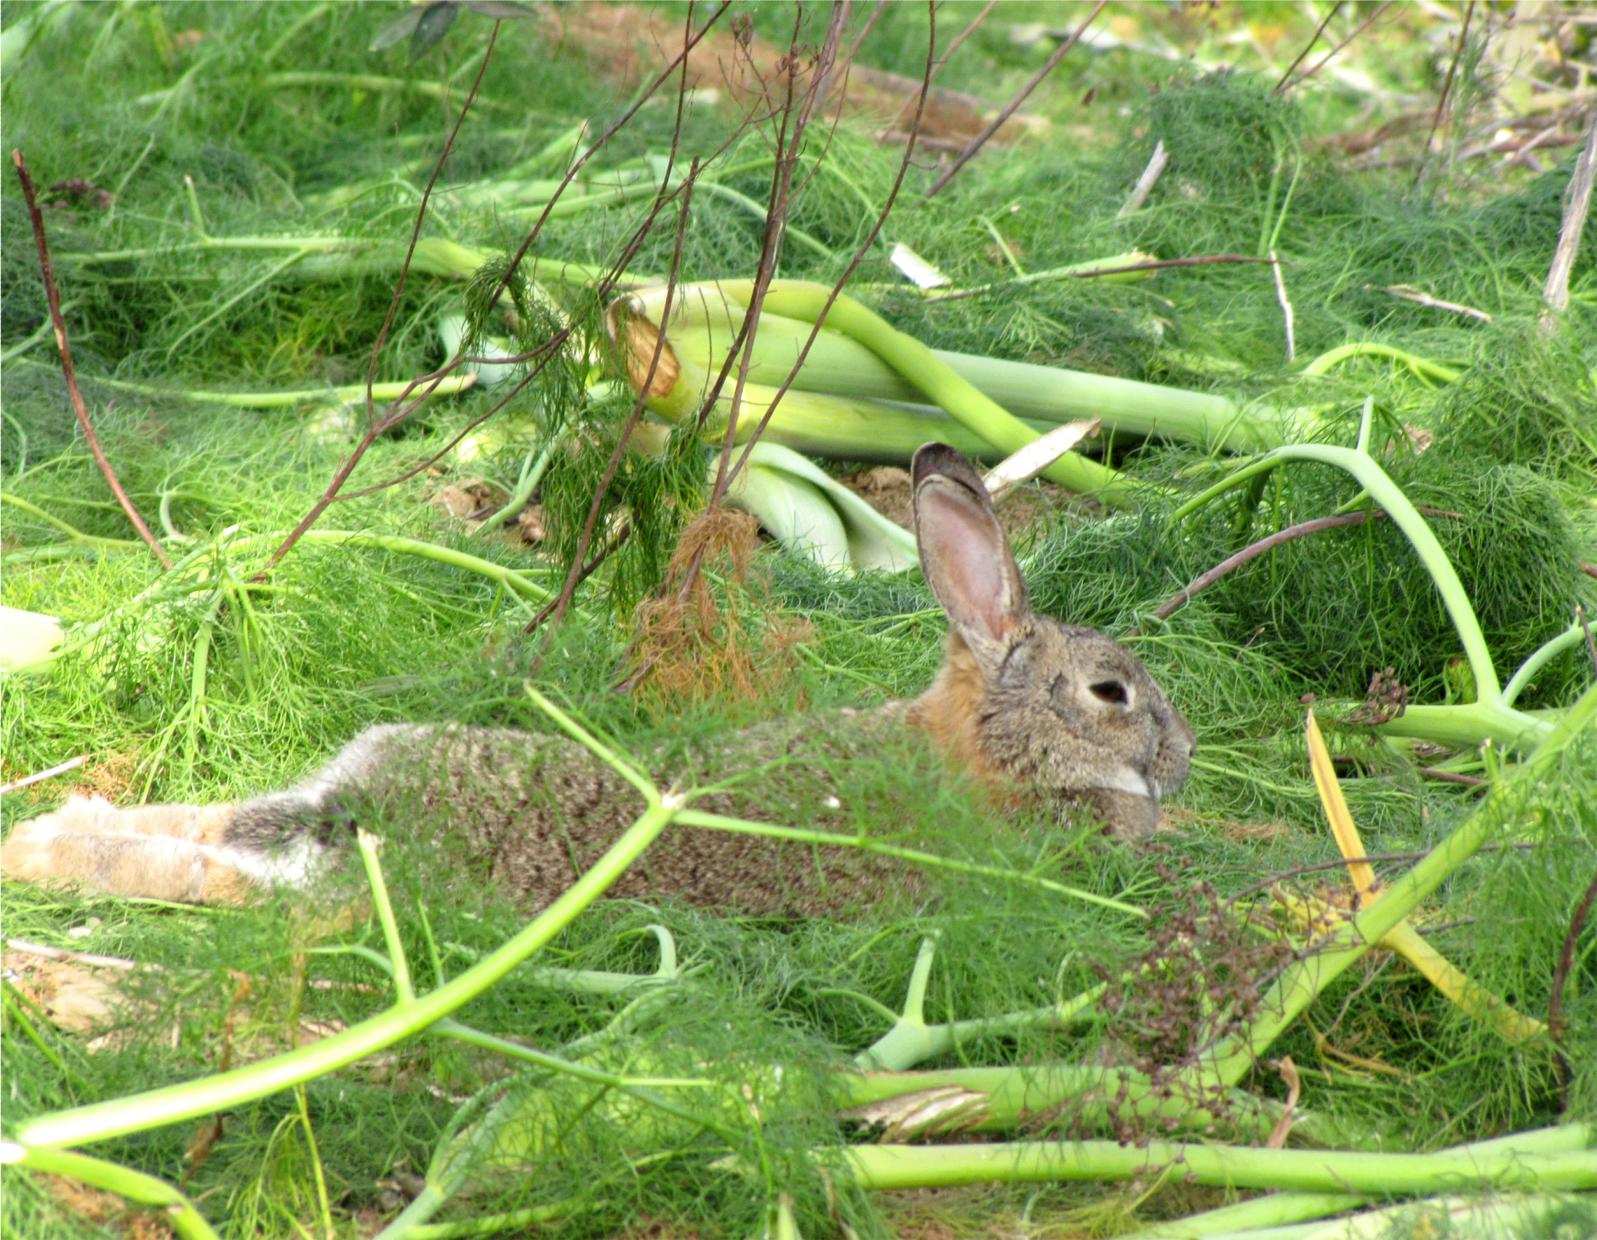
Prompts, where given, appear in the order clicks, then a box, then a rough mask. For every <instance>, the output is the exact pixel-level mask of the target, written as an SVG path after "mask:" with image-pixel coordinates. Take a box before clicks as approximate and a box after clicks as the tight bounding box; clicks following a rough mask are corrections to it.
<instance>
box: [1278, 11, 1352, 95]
mask: <svg viewBox="0 0 1597 1240" xmlns="http://www.w3.org/2000/svg"><path fill="white" fill-rule="evenodd" d="M1341 8H1342V0H1336V3H1335V4H1333V5H1332V6H1331V7H1330V9H1329V10H1328V11H1327V12H1326V14H1325V16H1324V17H1322V18H1321V19H1320V24H1319V25H1318V26H1316V27H1315V28H1314V33H1313V34H1312V35H1310V36H1309V41H1308V42H1307V43H1305V44H1304V45H1303V50H1302V51H1301V52H1299V53H1298V54H1297V55H1296V56H1294V57H1293V58H1292V63H1291V64H1289V65H1288V66H1287V67H1286V72H1285V73H1283V74H1282V75H1281V76H1280V78H1279V79H1278V80H1277V81H1276V84H1275V86H1274V88H1273V89H1272V90H1271V92H1270V93H1271V94H1273V95H1279V94H1280V93H1281V92H1282V91H1284V90H1285V89H1286V85H1287V83H1288V82H1289V81H1291V79H1292V74H1293V72H1294V71H1295V70H1296V69H1297V67H1298V66H1299V65H1301V64H1302V63H1303V58H1304V57H1305V56H1307V55H1308V54H1309V53H1310V52H1311V51H1313V50H1314V45H1315V44H1316V43H1318V42H1319V41H1320V36H1321V35H1322V34H1324V33H1325V28H1326V27H1327V26H1329V25H1330V24H1331V19H1332V18H1333V17H1335V16H1336V15H1337V13H1338V12H1340V11H1341Z"/></svg>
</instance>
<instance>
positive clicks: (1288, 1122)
mask: <svg viewBox="0 0 1597 1240" xmlns="http://www.w3.org/2000/svg"><path fill="white" fill-rule="evenodd" d="M1304 50H1305V51H1307V50H1308V49H1307V48H1305V49H1304ZM1283 80H1285V79H1283ZM1274 1066H1275V1070H1276V1071H1277V1072H1279V1073H1280V1074H1281V1079H1282V1080H1283V1081H1285V1082H1286V1102H1284V1103H1283V1104H1282V1106H1281V1118H1280V1119H1278V1120H1276V1121H1275V1127H1274V1128H1272V1129H1271V1130H1270V1135H1269V1137H1268V1138H1267V1139H1266V1140H1265V1143H1264V1148H1265V1149H1267V1150H1279V1149H1285V1148H1286V1139H1287V1137H1288V1136H1290V1135H1291V1133H1292V1121H1293V1120H1294V1119H1295V1118H1296V1117H1297V1109H1298V1098H1299V1097H1300V1096H1301V1095H1302V1093H1303V1081H1302V1080H1301V1078H1299V1076H1298V1066H1297V1064H1295V1063H1293V1062H1292V1056H1291V1055H1282V1056H1281V1058H1280V1059H1278V1060H1276V1061H1275V1065H1274Z"/></svg>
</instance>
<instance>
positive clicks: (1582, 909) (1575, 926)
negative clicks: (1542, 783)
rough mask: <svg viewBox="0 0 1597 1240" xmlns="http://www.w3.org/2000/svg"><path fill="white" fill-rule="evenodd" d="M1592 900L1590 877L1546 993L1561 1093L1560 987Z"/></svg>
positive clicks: (1564, 1067) (1596, 891)
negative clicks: (1589, 884) (1549, 987)
mask: <svg viewBox="0 0 1597 1240" xmlns="http://www.w3.org/2000/svg"><path fill="white" fill-rule="evenodd" d="M1594 902H1597V877H1594V878H1593V879H1592V880H1591V886H1589V887H1587V888H1586V894H1585V895H1583V896H1582V897H1581V898H1580V901H1579V903H1577V904H1576V905H1575V911H1574V913H1573V914H1571V916H1570V918H1569V932H1568V933H1567V934H1565V935H1564V945H1563V947H1562V948H1560V949H1559V952H1558V964H1557V965H1556V966H1555V967H1554V969H1553V985H1552V993H1550V994H1549V995H1548V996H1547V1035H1548V1037H1549V1038H1550V1039H1551V1040H1552V1043H1553V1046H1554V1048H1555V1050H1554V1054H1555V1055H1556V1057H1557V1061H1558V1075H1559V1093H1560V1094H1561V1095H1563V1094H1565V1093H1566V1091H1567V1090H1568V1088H1569V1077H1570V1071H1569V1060H1568V1059H1566V1058H1565V1056H1564V1049H1563V1042H1564V987H1565V986H1566V985H1567V984H1568V982H1569V974H1570V970H1571V969H1573V968H1574V967H1575V944H1576V943H1578V942H1579V941H1580V932H1581V931H1582V930H1584V929H1585V928H1586V919H1587V918H1588V917H1589V916H1591V909H1592V904H1593V903H1594ZM1563 1101H1564V1102H1565V1103H1566V1104H1567V1102H1568V1098H1567V1097H1565V1098H1564V1099H1563Z"/></svg>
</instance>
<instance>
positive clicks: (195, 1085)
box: [16, 797, 682, 1150]
mask: <svg viewBox="0 0 1597 1240" xmlns="http://www.w3.org/2000/svg"><path fill="white" fill-rule="evenodd" d="M681 804H682V802H681V799H680V798H677V797H663V798H657V799H654V800H652V801H651V803H650V804H649V807H648V808H647V809H646V810H645V811H644V812H643V814H642V815H641V816H640V817H639V818H638V820H637V821H636V822H635V823H633V824H632V826H631V827H629V828H628V829H627V830H626V831H625V832H624V833H623V834H622V835H621V837H620V838H619V839H618V840H616V842H615V843H614V844H612V845H611V846H610V848H609V849H608V850H607V851H606V852H605V854H604V855H603V856H602V857H600V858H599V860H598V861H597V862H595V863H594V865H593V866H592V868H591V869H589V870H587V871H586V872H585V873H584V874H583V875H582V877H581V878H579V879H577V881H576V882H575V883H573V884H572V885H571V886H570V887H568V888H567V889H566V890H565V891H564V892H563V893H561V895H560V896H559V898H558V899H556V900H555V901H554V903H552V904H550V905H549V907H548V908H546V909H544V911H543V912H542V913H540V914H538V916H537V917H535V918H533V919H532V921H530V922H529V923H528V924H527V925H526V926H525V927H524V928H523V929H522V930H521V931H520V932H519V933H518V934H516V935H515V937H513V938H511V939H510V940H508V941H507V942H506V943H504V944H503V945H502V946H501V947H499V948H498V949H497V950H496V951H494V952H493V953H491V954H490V955H488V956H485V957H484V958H483V959H482V960H480V961H478V963H477V964H475V965H473V966H472V967H471V968H469V969H467V970H466V971H465V972H464V973H462V974H460V975H459V976H458V977H456V978H454V979H453V980H451V981H449V982H446V983H445V984H444V985H442V986H440V987H439V988H438V989H437V990H432V991H429V992H427V993H426V994H424V995H422V996H420V997H419V998H417V999H416V1000H415V1002H413V1003H401V1004H396V1005H395V1006H393V1007H391V1008H389V1009H388V1010H387V1011H385V1012H381V1013H379V1014H378V1015H376V1016H373V1017H370V1018H369V1019H367V1020H363V1021H361V1022H360V1023H359V1024H356V1025H351V1026H350V1027H349V1028H348V1029H345V1030H343V1031H342V1032H341V1033H336V1034H334V1035H333V1036H332V1037H330V1038H323V1039H322V1040H320V1041H318V1042H312V1043H311V1044H310V1045H308V1046H303V1047H300V1048H299V1049H297V1050H293V1051H289V1052H288V1053H286V1054H283V1055H276V1056H273V1057H272V1058H270V1059H265V1060H262V1061H261V1062H260V1063H254V1064H250V1065H248V1066H247V1067H243V1068H236V1069H234V1070H233V1071H231V1072H222V1073H218V1074H217V1075H215V1076H210V1077H205V1078H203V1079H201V1080H198V1081H189V1082H186V1083H184V1084H181V1085H171V1086H167V1087H166V1088H164V1089H153V1090H149V1091H147V1092H145V1093H142V1094H133V1095H131V1096H129V1097H126V1098H117V1099H114V1100H112V1101H110V1102H99V1103H94V1104H93V1105H90V1106H85V1107H73V1108H71V1109H70V1110H66V1111H57V1112H54V1113H53V1114H46V1115H38V1116H35V1117H33V1118H32V1119H30V1120H27V1121H25V1122H24V1123H23V1124H22V1125H21V1127H19V1128H18V1129H17V1134H16V1135H17V1140H18V1141H20V1142H21V1143H22V1144H23V1145H24V1146H26V1147H28V1148H29V1149H30V1150H31V1149H34V1148H38V1147H54V1146H64V1145H81V1144H84V1143H86V1142H91V1141H104V1140H107V1139H109V1138H111V1137H118V1136H122V1135H124V1134H126V1133H130V1132H143V1131H145V1130H147V1129H150V1128H158V1127H161V1126H163V1125H165V1124H175V1123H180V1122H181V1121H183V1120H186V1119H193V1118H195V1117H196V1116H200V1115H210V1114H213V1113H214V1112H216V1111H223V1110H227V1109H229V1108H232V1107H236V1106H240V1105H242V1104H243V1103H246V1102H252V1101H254V1100H255V1099H257V1098H264V1097H266V1096H268V1095H270V1094H274V1093H277V1092H278V1091H280V1090H283V1089H287V1088H289V1087H291V1086H293V1085H298V1084H300V1083H301V1082H303V1081H309V1080H313V1079H315V1078H316V1077H319V1076H325V1075H327V1074H328V1073H329V1072H336V1071H337V1070H338V1069H340V1068H343V1067H347V1066H348V1065H349V1064H352V1063H354V1062H355V1061H357V1060H359V1059H363V1058H365V1057H366V1056H367V1055H372V1054H376V1053H377V1052H378V1051H380V1050H383V1049H385V1048H387V1047H389V1046H392V1045H394V1044H395V1043H396V1042H401V1041H403V1040H404V1039H406V1038H408V1037H411V1036H413V1035H415V1034H417V1033H420V1032H421V1031H422V1030H424V1029H426V1028H427V1027H428V1026H429V1025H431V1024H433V1023H434V1022H435V1021H438V1020H442V1019H443V1018H444V1017H446V1016H448V1015H450V1014H451V1013H452V1012H455V1011H457V1010H459V1009H460V1008H462V1007H464V1006H465V1005H466V1004H467V1003H470V1002H471V1001H472V1000H473V999H475V998H477V996H479V995H481V994H482V993H484V992H485V991H486V990H488V988H489V987H491V986H493V985H494V984H495V983H496V982H498V981H499V980H500V979H501V978H503V977H504V976H505V975H506V974H507V973H509V972H510V971H511V970H512V969H514V968H516V967H517V966H518V965H520V964H521V963H522V962H524V961H525V960H527V959H528V958H529V957H530V956H532V955H533V954H534V953H536V952H537V951H538V950H539V949H540V948H542V947H543V946H544V945H545V944H546V943H548V942H549V941H550V940H551V939H553V938H554V937H555V936H556V935H557V934H559V933H560V932H561V931H562V930H564V929H565V928H566V927H567V926H568V925H570V924H571V923H572V922H573V921H574V920H576V918H577V916H578V915H579V914H581V913H582V912H583V910H585V909H586V908H587V907H588V906H589V905H590V904H592V903H593V902H594V901H595V900H597V899H598V898H599V897H600V896H601V895H603V894H604V893H605V891H607V890H608V889H609V888H610V886H611V885H612V884H613V883H615V882H616V880H618V879H619V878H620V877H621V875H622V874H623V873H625V872H626V870H627V868H628V867H629V866H630V865H631V864H632V863H633V862H634V861H636V860H637V859H638V858H639V857H640V856H642V855H643V853H644V851H645V850H646V849H647V848H648V847H649V845H651V844H653V843H654V841H655V840H656V839H657V838H659V835H660V833H661V832H662V831H664V830H665V828H666V826H667V825H668V824H669V823H670V821H671V819H672V817H673V816H674V815H675V814H676V812H677V811H678V810H679V809H680V808H681Z"/></svg>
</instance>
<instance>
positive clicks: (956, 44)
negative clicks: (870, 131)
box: [876, 0, 998, 142]
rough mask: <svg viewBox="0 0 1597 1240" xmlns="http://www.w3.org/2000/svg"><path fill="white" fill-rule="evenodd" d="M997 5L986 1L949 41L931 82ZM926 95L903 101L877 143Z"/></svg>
mask: <svg viewBox="0 0 1597 1240" xmlns="http://www.w3.org/2000/svg"><path fill="white" fill-rule="evenodd" d="M997 5H998V0H987V3H986V4H984V5H982V9H981V12H980V13H978V14H976V16H975V17H973V18H971V19H970V24H969V25H968V26H966V27H965V28H964V29H963V30H961V31H960V32H959V33H958V34H956V35H955V36H954V37H953V38H952V39H951V40H949V44H948V47H947V48H946V49H945V50H944V52H943V54H942V55H941V56H939V57H938V58H937V63H936V64H935V65H934V66H932V74H931V76H932V79H933V80H935V79H936V77H937V75H938V74H939V73H941V72H942V71H943V66H944V65H946V64H947V63H948V62H949V61H950V60H951V59H952V58H953V55H954V53H955V52H957V51H958V50H959V49H960V46H961V45H962V44H963V43H964V42H965V40H966V39H968V38H970V36H971V35H973V34H975V33H976V31H977V29H978V27H980V26H981V24H982V23H983V22H984V21H986V20H987V15H988V14H989V13H991V12H992V11H993V9H994V8H995V7H997ZM926 93H927V92H926V91H919V92H917V93H916V94H913V95H911V96H910V97H909V98H908V99H906V100H904V104H903V106H902V107H901V108H899V109H898V112H897V113H896V114H895V115H894V117H893V119H892V120H890V121H888V122H887V124H886V126H885V127H884V128H883V129H882V132H881V133H879V134H877V135H876V140H877V141H878V142H885V141H887V140H888V139H889V138H891V137H893V136H895V134H896V133H897V130H896V126H898V125H900V124H902V123H903V120H904V117H905V116H906V115H907V114H908V112H909V110H910V109H911V108H913V107H914V106H915V104H916V100H918V99H921V98H922V97H923V96H924V95H925V94H926ZM906 136H907V135H906ZM921 141H922V142H924V141H925V135H924V134H923V135H921Z"/></svg>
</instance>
